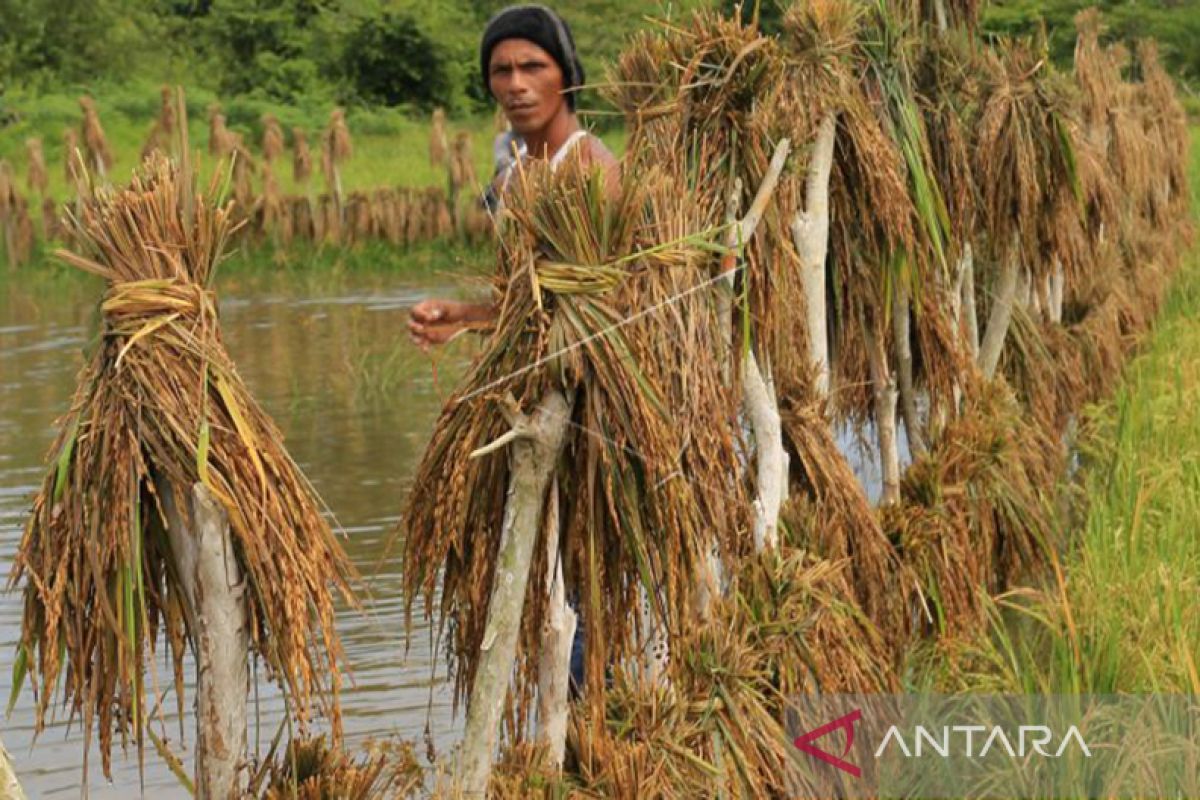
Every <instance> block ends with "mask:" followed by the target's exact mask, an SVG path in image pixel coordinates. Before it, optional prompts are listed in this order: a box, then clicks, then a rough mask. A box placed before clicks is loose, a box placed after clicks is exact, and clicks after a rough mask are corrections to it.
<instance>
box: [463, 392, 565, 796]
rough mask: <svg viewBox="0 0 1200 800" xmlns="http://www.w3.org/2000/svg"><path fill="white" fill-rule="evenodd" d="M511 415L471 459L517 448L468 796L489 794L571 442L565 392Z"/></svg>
mask: <svg viewBox="0 0 1200 800" xmlns="http://www.w3.org/2000/svg"><path fill="white" fill-rule="evenodd" d="M506 415H507V416H508V419H509V422H510V423H511V425H512V430H511V431H510V432H509V433H507V434H505V435H504V436H503V437H501V439H499V440H497V441H496V442H493V443H492V444H490V445H487V446H486V447H483V448H481V449H480V450H478V451H476V452H475V453H474V454H472V455H473V456H479V455H483V454H485V453H488V452H491V451H493V450H495V449H497V448H498V447H503V446H504V445H505V444H507V443H510V442H511V443H512V448H511V450H510V451H509V454H510V458H511V459H512V462H511V463H512V466H511V471H510V474H509V485H508V500H507V503H506V505H505V509H504V523H503V529H502V531H501V535H500V553H499V556H498V559H497V562H496V576H495V579H494V581H493V588H492V597H491V600H490V602H489V603H488V620H487V628H486V629H485V630H484V634H483V643H482V644H481V646H480V650H481V653H480V656H479V664H478V666H477V668H476V671H475V685H474V687H473V689H472V691H471V699H470V701H469V704H468V707H467V723H466V729H465V731H464V734H463V745H462V751H461V754H460V757H459V765H458V784H459V789H460V791H461V792H462V793H463V794H464V795H465V796H467V797H485V796H486V795H487V788H488V782H489V780H490V778H491V774H492V756H493V753H494V752H495V749H496V742H497V740H498V739H499V734H500V716H501V714H502V712H503V710H504V700H505V698H506V697H507V696H508V687H509V684H510V683H511V682H512V672H513V664H514V662H515V661H516V651H517V637H518V635H519V633H520V630H521V616H522V613H523V611H524V608H525V589H526V586H527V585H528V583H529V566H530V564H531V562H532V561H533V548H534V545H535V543H536V541H537V535H538V530H539V529H540V527H541V524H542V515H543V513H544V511H545V508H546V490H547V488H548V487H549V485H550V480H551V478H552V477H553V476H554V467H555V465H556V464H557V463H558V460H559V457H560V456H561V454H562V450H563V446H564V444H565V442H566V430H567V424H568V423H569V422H570V418H571V403H569V402H568V401H567V399H566V398H565V397H563V394H562V392H559V391H557V390H551V391H549V392H547V393H546V395H545V396H544V397H543V398H542V401H541V403H539V404H538V407H537V409H536V410H535V411H534V412H533V415H532V416H526V415H525V414H523V413H521V411H520V410H519V409H518V408H516V403H515V402H510V405H509V407H508V408H507V410H506Z"/></svg>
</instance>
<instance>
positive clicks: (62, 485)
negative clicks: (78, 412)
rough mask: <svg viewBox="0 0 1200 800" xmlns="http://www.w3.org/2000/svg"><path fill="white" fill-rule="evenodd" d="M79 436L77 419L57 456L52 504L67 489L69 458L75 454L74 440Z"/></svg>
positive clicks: (69, 468) (69, 467)
mask: <svg viewBox="0 0 1200 800" xmlns="http://www.w3.org/2000/svg"><path fill="white" fill-rule="evenodd" d="M78 436H79V417H76V418H75V421H74V422H72V423H71V430H70V433H68V434H67V440H66V441H65V442H63V448H62V450H61V451H60V452H59V454H58V465H57V467H56V470H57V471H56V473H55V475H54V495H53V497H54V502H56V503H57V502H58V501H59V500H61V499H62V495H63V491H64V490H65V489H66V488H67V475H68V474H69V473H70V471H71V456H72V454H73V453H74V452H75V440H76V438H77V437H78Z"/></svg>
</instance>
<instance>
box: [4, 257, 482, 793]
mask: <svg viewBox="0 0 1200 800" xmlns="http://www.w3.org/2000/svg"><path fill="white" fill-rule="evenodd" d="M458 283H459V281H458V280H457V278H455V277H447V276H446V275H444V274H443V275H429V274H418V275H416V276H413V275H412V274H411V272H406V271H405V270H404V269H403V268H401V269H398V270H395V271H391V272H384V273H380V272H372V273H346V274H330V273H325V274H314V273H295V272H291V273H288V272H283V273H267V272H255V273H254V274H250V275H246V274H241V275H226V276H223V277H222V279H221V280H220V281H219V284H218V291H219V295H220V304H221V320H222V328H223V332H224V337H225V342H226V346H227V347H228V349H229V350H230V352H231V354H232V355H233V358H234V360H235V361H236V363H237V364H238V366H239V369H240V371H241V373H242V376H243V378H244V379H245V381H246V383H247V384H248V385H249V386H250V389H251V391H252V392H253V393H254V395H255V396H256V397H257V398H258V400H259V401H260V402H261V403H262V404H263V406H264V407H265V408H266V409H267V410H268V412H269V413H270V414H271V415H272V416H273V417H274V419H275V420H276V422H277V423H278V425H279V427H280V428H281V429H282V430H283V432H284V434H285V436H286V444H287V447H288V448H289V450H290V451H291V453H292V455H293V456H294V457H295V459H296V461H297V462H298V463H299V464H300V465H301V467H302V468H303V469H304V470H305V472H306V473H307V474H308V476H309V477H310V478H311V480H312V482H313V483H314V484H315V485H316V487H317V489H318V491H319V492H320V493H321V495H322V497H323V498H324V500H325V501H326V503H327V504H328V505H329V507H330V508H331V509H332V510H333V512H334V513H335V514H336V516H337V519H338V522H339V523H340V524H341V527H342V528H343V529H344V530H345V531H346V534H347V539H346V542H345V544H346V548H347V550H348V551H349V553H350V555H351V557H352V558H353V560H354V562H355V564H356V565H357V566H358V568H359V570H360V571H361V572H362V573H363V574H364V576H366V577H367V578H368V586H369V590H370V594H371V597H370V601H369V608H368V611H367V613H366V614H360V613H358V612H351V611H343V612H342V613H341V614H340V618H339V620H338V629H339V631H340V633H341V635H342V640H343V643H344V645H345V648H346V651H347V655H348V657H349V660H350V663H351V666H352V667H353V670H354V685H353V686H350V687H348V688H347V689H346V690H345V692H344V695H343V698H342V699H343V709H344V714H345V727H346V732H347V735H348V738H349V740H350V741H351V743H357V742H361V741H363V740H365V739H368V738H371V737H375V738H379V737H383V736H388V735H391V734H400V735H403V736H407V737H410V738H413V739H416V740H418V741H420V740H421V739H422V737H423V736H424V732H425V730H426V725H427V723H428V724H429V729H430V734H431V739H432V741H433V742H434V743H435V745H437V746H438V747H439V748H446V747H448V746H449V745H450V744H451V743H452V742H453V741H454V727H453V725H454V723H453V721H452V720H451V715H450V707H449V703H450V697H449V694H448V692H447V691H446V687H445V684H444V680H443V678H444V669H443V668H442V667H441V662H440V661H438V662H437V665H438V670H437V672H436V674H434V672H433V670H432V667H433V664H434V659H432V658H431V655H430V650H431V647H430V640H429V636H428V632H427V631H425V630H423V629H422V630H419V631H418V632H417V633H416V634H415V635H414V637H413V639H412V642H411V645H412V646H411V648H410V649H409V650H408V652H407V654H406V652H405V644H406V639H405V636H404V626H403V618H402V607H401V599H400V593H399V584H400V556H399V551H398V548H396V547H394V546H393V547H391V548H390V549H389V547H388V544H389V534H390V533H391V531H392V530H393V528H394V526H395V525H396V523H397V519H398V514H399V512H400V509H401V506H402V503H403V500H404V497H405V494H406V491H407V488H408V485H409V483H410V481H411V478H412V474H413V471H414V469H415V467H416V462H417V460H418V459H419V457H420V454H421V451H422V449H423V447H424V445H425V442H426V440H427V437H428V435H429V432H430V429H431V427H432V425H433V422H434V420H435V417H436V415H437V412H438V409H439V408H440V406H441V403H442V402H443V400H444V398H445V396H446V394H447V393H448V391H449V390H450V388H452V386H453V382H454V380H455V379H456V378H457V376H458V375H460V374H461V371H462V366H463V365H464V364H465V362H466V360H467V358H468V357H469V353H468V350H467V348H469V347H470V346H471V345H470V343H455V344H454V345H452V346H451V351H450V352H447V353H445V354H444V355H443V356H442V357H441V358H440V359H439V362H438V364H437V370H436V379H435V371H434V370H433V369H432V365H431V363H430V361H429V359H428V358H426V357H425V356H423V355H421V354H420V353H419V352H417V351H416V350H415V349H414V348H413V347H412V346H411V345H409V344H408V342H407V337H406V336H405V335H404V321H405V318H406V313H407V309H408V308H409V307H410V306H411V305H412V304H413V303H414V302H416V301H418V300H420V299H422V298H424V297H428V296H431V295H445V294H447V293H449V294H450V296H456V295H459V294H461V292H460V290H459V289H458V288H457V284H458ZM98 291H99V286H98V284H96V283H93V282H91V281H90V280H89V279H87V278H84V277H76V276H61V275H60V276H58V277H54V278H35V279H32V280H27V279H25V278H21V279H19V280H18V279H16V278H14V277H13V276H11V275H10V276H7V277H6V276H0V568H2V571H3V574H4V578H5V579H6V578H7V573H8V571H9V568H10V567H11V564H12V558H13V553H14V552H15V550H16V548H17V546H18V543H19V541H20V536H21V531H22V527H23V525H24V520H25V515H26V513H27V510H28V508H29V506H30V503H31V498H32V496H33V493H34V492H35V491H36V489H37V486H38V485H39V483H40V481H41V477H42V474H43V461H44V457H45V454H46V450H47V448H48V447H49V446H50V444H51V442H52V440H53V437H54V434H55V431H54V428H53V423H54V420H55V418H56V417H57V416H58V415H59V414H61V413H62V412H63V411H64V410H65V409H66V407H67V404H68V401H69V399H70V397H71V393H72V391H73V389H74V385H75V379H76V372H77V370H78V369H79V367H80V365H81V363H82V355H81V350H82V348H83V347H84V346H85V345H86V343H87V340H88V338H89V337H90V336H91V335H92V333H93V331H94V330H95V326H94V318H95V305H96V300H97V297H98ZM2 586H3V583H0V587H2ZM20 616H21V599H20V594H19V592H11V591H10V592H6V593H3V594H0V702H7V698H8V696H9V688H10V682H11V679H10V676H11V674H12V673H11V670H12V661H13V656H14V653H15V648H16V643H17V640H18V637H19V632H20ZM417 617H418V619H419V618H420V615H419V614H418V615H417ZM157 671H158V675H159V678H160V680H161V681H162V685H163V686H164V687H166V686H169V685H170V683H171V680H170V674H171V673H170V667H169V665H168V663H167V662H165V661H163V660H162V659H161V658H160V659H159V661H158V664H157ZM189 681H190V676H189ZM259 687H260V688H259V695H258V711H257V715H258V718H259V723H258V726H259V735H258V736H257V737H256V735H255V732H254V731H253V730H252V732H251V747H252V748H253V747H254V745H255V740H256V738H257V739H259V740H260V745H261V747H262V748H263V750H265V749H266V748H267V747H268V746H269V743H270V741H271V739H272V737H273V736H274V735H275V732H276V731H277V729H278V726H279V723H280V720H281V719H282V700H281V698H280V697H279V696H278V694H277V693H275V692H274V691H272V690H271V687H270V685H269V684H268V683H267V682H266V680H265V678H264V679H262V680H260V681H259ZM191 697H192V694H191V692H190V691H189V701H190V699H191ZM252 700H253V698H252ZM32 705H33V695H32V692H31V691H30V687H29V686H28V685H27V686H26V687H25V689H24V690H23V691H22V692H21V694H20V697H19V700H18V702H17V705H16V708H15V710H14V712H13V714H12V716H11V717H9V718H8V719H6V720H3V721H0V731H3V734H2V737H0V738H2V739H3V742H4V744H5V745H6V746H7V748H8V750H9V752H10V753H11V754H12V757H13V760H14V762H15V765H16V767H17V771H18V774H19V776H20V778H21V780H22V782H23V784H24V786H25V789H26V791H27V792H28V793H29V795H30V797H46V798H52V797H78V796H79V795H80V790H81V788H82V786H81V783H82V772H81V766H82V764H83V760H84V758H85V747H84V739H83V734H82V732H81V731H80V730H79V729H78V726H74V727H70V728H69V727H68V726H67V724H66V721H65V720H64V719H61V718H60V720H59V721H57V722H55V723H53V724H51V725H49V726H48V727H47V729H46V730H45V731H44V732H43V733H42V735H41V737H40V738H39V739H38V740H37V742H36V743H34V742H33V723H34V717H33V708H32ZM162 713H163V719H164V721H165V723H166V724H165V732H166V734H167V735H168V736H169V738H170V741H171V743H172V745H173V746H174V747H175V748H176V750H177V752H182V751H186V750H190V747H191V745H192V737H193V727H192V722H191V720H190V719H185V720H184V721H183V725H182V732H183V734H184V744H183V745H182V746H181V745H180V730H181V726H180V721H179V720H178V719H177V718H176V715H175V698H174V697H173V696H172V694H171V693H170V692H168V693H167V699H166V703H165V708H164V710H163V712H162ZM255 713H256V712H255V711H254V709H253V707H252V709H251V715H252V717H253V716H254V715H255ZM158 730H159V732H160V733H161V732H162V731H163V730H164V729H162V728H160V729H158ZM148 746H149V745H148ZM88 755H89V756H90V765H91V768H90V772H89V777H90V779H89V781H88V783H89V788H90V796H91V797H95V798H108V797H113V798H117V797H120V798H127V797H136V796H139V794H144V795H145V796H152V797H154V798H156V800H165V798H171V797H183V796H186V795H185V793H184V792H183V790H182V789H180V788H179V785H178V783H177V782H176V780H175V778H174V777H173V776H172V775H171V774H170V773H169V772H168V771H167V769H166V768H165V767H164V766H162V762H161V759H159V758H158V757H157V755H156V754H155V753H154V752H153V751H152V750H151V751H150V752H147V754H146V757H145V773H144V779H145V788H144V790H143V789H142V788H140V786H139V775H138V763H137V753H136V751H135V750H133V749H131V750H130V751H129V752H128V753H127V754H125V755H124V756H122V755H121V754H120V752H117V753H114V766H113V783H112V784H109V783H108V782H107V781H105V779H104V778H103V776H102V774H101V770H100V759H99V753H98V752H97V751H96V750H95V747H94V746H93V748H92V752H91V753H90V754H88Z"/></svg>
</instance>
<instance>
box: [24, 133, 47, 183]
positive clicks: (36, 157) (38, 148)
mask: <svg viewBox="0 0 1200 800" xmlns="http://www.w3.org/2000/svg"><path fill="white" fill-rule="evenodd" d="M25 153H26V155H27V157H28V158H29V172H28V173H27V174H26V176H25V186H26V188H27V189H28V190H29V191H30V192H31V193H33V192H36V193H37V194H39V195H42V196H45V194H46V191H47V190H48V189H49V188H50V176H49V175H48V174H46V156H45V154H44V153H43V152H42V140H41V139H38V138H36V137H35V138H32V139H26V140H25Z"/></svg>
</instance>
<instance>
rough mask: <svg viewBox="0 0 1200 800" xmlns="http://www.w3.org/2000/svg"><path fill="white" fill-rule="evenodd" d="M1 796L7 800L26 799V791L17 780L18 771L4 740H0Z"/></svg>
mask: <svg viewBox="0 0 1200 800" xmlns="http://www.w3.org/2000/svg"><path fill="white" fill-rule="evenodd" d="M0 797H3V798H4V799H5V800H25V792H24V791H23V790H22V789H21V782H20V781H18V780H17V771H16V770H15V769H14V768H13V765H12V761H11V760H10V759H9V756H8V750H6V749H5V748H4V742H3V741H0Z"/></svg>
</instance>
